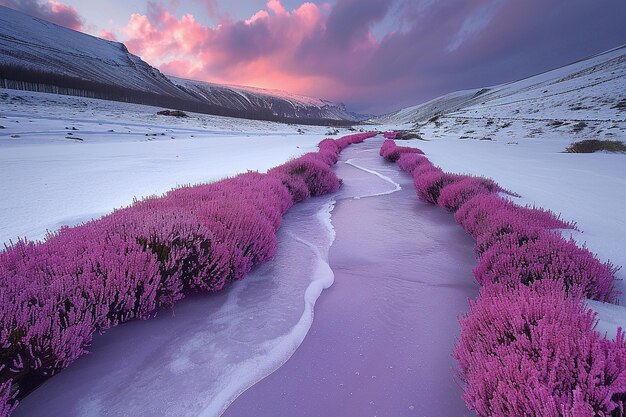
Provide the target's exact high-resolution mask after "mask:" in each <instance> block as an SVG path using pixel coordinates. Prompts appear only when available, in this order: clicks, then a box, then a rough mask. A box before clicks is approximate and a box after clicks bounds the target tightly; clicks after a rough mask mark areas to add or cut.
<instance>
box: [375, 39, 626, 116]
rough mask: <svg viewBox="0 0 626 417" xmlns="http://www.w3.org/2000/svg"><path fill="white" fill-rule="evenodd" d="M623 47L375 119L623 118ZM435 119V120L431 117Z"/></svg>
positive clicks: (625, 96)
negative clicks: (536, 73) (523, 77)
mask: <svg viewBox="0 0 626 417" xmlns="http://www.w3.org/2000/svg"><path fill="white" fill-rule="evenodd" d="M625 79H626V45H625V46H622V47H619V48H616V49H613V50H610V51H607V52H604V53H601V54H598V55H595V56H593V57H590V58H587V59H584V60H581V61H578V62H576V63H573V64H571V65H567V66H564V67H562V68H558V69H555V70H552V71H549V72H546V73H543V74H540V75H536V76H533V77H529V78H526V79H523V80H519V81H515V82H511V83H507V84H502V85H497V86H493V87H487V88H481V89H474V90H465V91H458V92H454V93H450V94H447V95H444V96H442V97H439V98H436V99H434V100H431V101H429V102H427V103H424V104H420V105H417V106H413V107H408V108H405V109H402V110H399V111H396V112H393V113H390V114H387V115H384V116H380V117H378V118H375V119H374V120H375V121H377V122H379V123H389V124H407V123H411V124H415V123H424V122H427V121H429V120H431V119H433V118H437V116H439V117H440V118H442V120H439V122H443V119H445V120H451V119H459V120H462V121H465V120H471V119H485V118H491V119H500V120H511V121H515V120H522V121H541V120H543V121H546V120H559V121H611V120H612V121H620V120H623V119H625V118H626V90H624V80H625ZM433 122H434V120H433Z"/></svg>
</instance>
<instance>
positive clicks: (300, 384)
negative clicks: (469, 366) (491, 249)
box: [224, 140, 478, 417]
mask: <svg viewBox="0 0 626 417" xmlns="http://www.w3.org/2000/svg"><path fill="white" fill-rule="evenodd" d="M380 144H381V141H380V140H369V141H366V142H365V143H364V144H362V145H353V146H351V147H349V148H348V149H346V150H344V151H343V153H342V157H341V161H340V162H339V164H338V166H337V173H338V174H339V176H340V177H341V178H343V180H344V186H343V187H342V189H341V191H340V192H339V195H338V196H337V197H336V200H337V204H336V207H335V210H334V211H333V213H332V222H333V226H334V227H335V230H336V234H337V237H336V240H335V242H334V244H333V246H332V248H331V251H330V266H331V267H332V269H333V271H334V273H335V283H334V284H333V286H332V287H331V288H329V289H328V290H326V291H325V292H324V294H323V296H322V297H321V298H320V299H319V300H318V304H317V306H316V310H315V321H314V322H313V326H312V327H311V330H310V331H309V333H308V335H307V337H306V338H305V340H304V342H303V343H302V345H301V346H300V347H299V348H298V350H297V351H296V352H295V353H294V355H293V356H292V357H291V358H290V360H289V361H287V363H285V365H283V366H282V367H281V368H280V369H278V370H277V371H276V372H274V373H273V374H271V375H269V376H268V377H267V378H265V379H264V380H262V381H261V382H259V383H258V384H256V385H255V386H253V387H252V388H251V389H249V390H247V391H246V392H245V393H243V394H242V395H241V396H240V397H239V398H238V399H237V400H236V401H234V402H233V404H232V405H231V406H230V407H229V408H228V409H227V410H226V412H225V413H224V416H227V417H239V416H255V417H260V416H277V417H278V416H281V417H282V416H298V417H319V416H325V417H345V416H377V417H385V416H387V417H402V416H416V417H417V416H420V417H421V416H428V417H460V416H471V415H473V414H472V413H470V412H469V411H468V410H467V408H466V407H465V404H464V403H463V400H462V399H461V389H460V388H459V387H458V385H457V383H456V381H455V377H454V372H453V368H454V366H455V363H454V360H453V359H452V357H451V352H452V349H453V345H454V342H455V340H456V338H457V337H458V333H459V326H458V315H459V314H461V313H463V312H465V311H466V310H467V299H468V298H474V297H476V296H477V292H478V285H477V284H476V282H475V280H474V278H473V276H472V273H471V269H472V267H473V266H474V265H475V263H476V259H475V257H474V254H473V250H472V247H473V241H472V240H471V238H470V237H469V236H467V235H466V234H465V232H463V230H462V229H461V228H460V227H458V226H457V225H456V223H455V222H454V220H453V219H452V217H451V215H450V214H448V213H446V212H445V211H444V210H441V209H440V208H438V207H436V206H432V205H429V204H427V203H424V202H421V201H419V200H418V199H417V198H416V197H415V192H414V189H413V184H412V181H411V179H410V177H409V176H408V175H406V174H403V173H401V172H399V171H398V169H397V167H396V166H395V165H392V164H389V163H386V162H385V161H384V160H383V159H382V158H381V157H380V156H378V149H379V147H380Z"/></svg>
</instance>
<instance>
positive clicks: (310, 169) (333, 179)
mask: <svg viewBox="0 0 626 417" xmlns="http://www.w3.org/2000/svg"><path fill="white" fill-rule="evenodd" d="M268 174H269V175H274V174H279V176H281V175H285V174H286V175H288V176H290V177H294V178H301V179H302V180H303V181H304V183H305V184H306V186H307V188H308V190H309V193H310V195H311V196H318V195H322V194H327V193H332V192H335V191H337V190H338V189H339V186H340V185H341V184H340V182H339V179H338V178H337V176H336V175H335V173H334V172H333V170H332V169H331V168H330V167H329V166H328V165H327V164H326V163H324V162H323V161H322V160H321V159H319V158H318V157H316V156H314V155H311V154H305V155H303V156H302V157H300V158H298V159H294V160H292V161H289V162H287V163H285V164H283V165H279V166H277V167H276V168H272V169H271V170H270V171H268Z"/></svg>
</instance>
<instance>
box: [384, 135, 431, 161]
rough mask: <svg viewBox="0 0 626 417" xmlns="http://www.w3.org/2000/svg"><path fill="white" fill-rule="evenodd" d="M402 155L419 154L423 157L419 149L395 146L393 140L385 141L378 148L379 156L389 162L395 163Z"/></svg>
mask: <svg viewBox="0 0 626 417" xmlns="http://www.w3.org/2000/svg"><path fill="white" fill-rule="evenodd" d="M402 154H419V155H423V154H424V152H422V151H421V150H420V149H417V148H409V147H406V146H397V145H396V143H395V142H394V141H393V140H386V141H385V142H383V145H382V147H381V148H380V156H382V157H383V158H385V159H386V160H387V161H389V162H396V161H397V160H398V159H400V156H401V155H402Z"/></svg>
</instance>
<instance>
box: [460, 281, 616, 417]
mask: <svg viewBox="0 0 626 417" xmlns="http://www.w3.org/2000/svg"><path fill="white" fill-rule="evenodd" d="M595 324H596V321H595V318H594V315H593V313H592V312H590V311H589V310H588V309H587V308H585V307H584V306H583V304H582V303H581V301H580V300H579V299H577V298H572V297H568V296H566V295H565V293H564V292H563V291H562V289H561V288H560V287H559V285H557V284H556V283H550V282H540V283H536V284H533V285H532V286H530V287H525V286H523V287H520V288H516V289H513V288H510V287H506V286H502V285H492V286H489V287H485V288H483V289H481V291H480V295H479V297H478V299H477V300H476V301H470V311H469V313H467V314H466V315H465V316H464V317H462V318H461V338H460V340H459V342H458V344H457V346H456V348H455V351H454V356H455V358H456V359H457V361H458V364H459V368H460V369H459V371H460V372H459V377H460V379H461V381H462V382H463V383H464V394H463V398H464V400H465V401H466V403H467V405H468V407H469V408H470V409H472V410H475V411H476V413H477V414H478V415H479V416H503V417H504V416H507V417H512V416H572V417H574V416H609V415H622V414H621V411H620V410H623V407H624V399H625V397H624V393H625V392H626V346H625V344H624V336H623V334H622V333H621V331H620V332H618V335H617V338H616V340H615V341H609V340H606V339H603V338H602V337H601V336H600V334H599V333H598V332H597V331H595V330H594V327H595ZM611 413H614V414H611Z"/></svg>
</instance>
